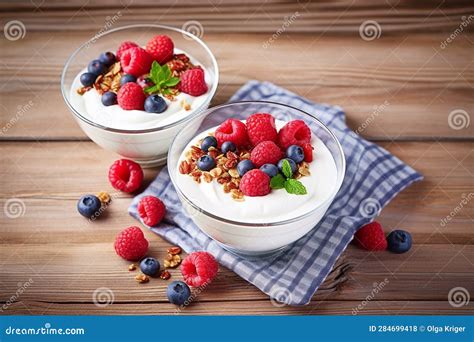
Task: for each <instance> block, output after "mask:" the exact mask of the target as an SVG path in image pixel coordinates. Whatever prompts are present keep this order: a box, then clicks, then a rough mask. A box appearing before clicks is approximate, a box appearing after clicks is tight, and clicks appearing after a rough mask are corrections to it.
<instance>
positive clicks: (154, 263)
mask: <svg viewBox="0 0 474 342" xmlns="http://www.w3.org/2000/svg"><path fill="white" fill-rule="evenodd" d="M140 270H141V271H142V272H143V273H144V274H146V275H149V276H154V275H156V274H157V273H158V271H159V270H160V263H159V262H158V260H156V259H155V258H151V257H148V258H145V259H143V260H142V261H141V262H140Z"/></svg>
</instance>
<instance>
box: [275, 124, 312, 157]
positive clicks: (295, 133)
mask: <svg viewBox="0 0 474 342" xmlns="http://www.w3.org/2000/svg"><path fill="white" fill-rule="evenodd" d="M310 141H311V130H310V129H309V127H308V126H307V125H306V124H305V123H304V121H303V120H293V121H290V122H288V123H287V124H286V125H285V126H283V127H282V128H281V129H280V132H278V145H280V147H281V148H282V149H283V150H286V149H287V148H288V147H289V146H290V145H299V146H304V144H307V143H309V142H310Z"/></svg>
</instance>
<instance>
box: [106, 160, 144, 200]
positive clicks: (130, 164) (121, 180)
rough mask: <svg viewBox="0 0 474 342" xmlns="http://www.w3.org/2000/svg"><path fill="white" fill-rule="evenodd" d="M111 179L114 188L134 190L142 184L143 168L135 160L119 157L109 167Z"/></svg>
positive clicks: (126, 190) (127, 190)
mask: <svg viewBox="0 0 474 342" xmlns="http://www.w3.org/2000/svg"><path fill="white" fill-rule="evenodd" d="M109 181H110V184H112V186H113V187H114V189H117V190H120V191H124V192H133V191H135V190H137V189H138V188H139V187H140V185H141V184H142V181H143V170H142V168H141V167H140V165H138V164H137V163H135V162H134V161H131V160H128V159H119V160H116V161H115V162H114V163H113V164H112V166H111V167H110V169H109Z"/></svg>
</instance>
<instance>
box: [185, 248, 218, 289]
mask: <svg viewBox="0 0 474 342" xmlns="http://www.w3.org/2000/svg"><path fill="white" fill-rule="evenodd" d="M218 270H219V265H218V264H217V261H216V259H214V257H213V256H212V255H211V254H209V253H207V252H194V253H191V254H189V255H188V256H187V257H186V258H185V259H184V260H183V263H182V264H181V273H182V274H183V277H184V281H185V282H186V283H187V284H188V285H190V286H193V287H198V286H202V285H206V284H209V283H210V282H211V281H212V280H213V279H214V278H215V277H216V275H217V271H218Z"/></svg>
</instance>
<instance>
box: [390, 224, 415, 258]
mask: <svg viewBox="0 0 474 342" xmlns="http://www.w3.org/2000/svg"><path fill="white" fill-rule="evenodd" d="M387 243H388V250H389V251H390V252H393V253H405V252H408V251H409V250H410V248H411V244H412V238H411V234H410V233H409V232H407V231H404V230H399V229H398V230H394V231H392V232H391V233H390V234H388V236H387Z"/></svg>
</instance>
